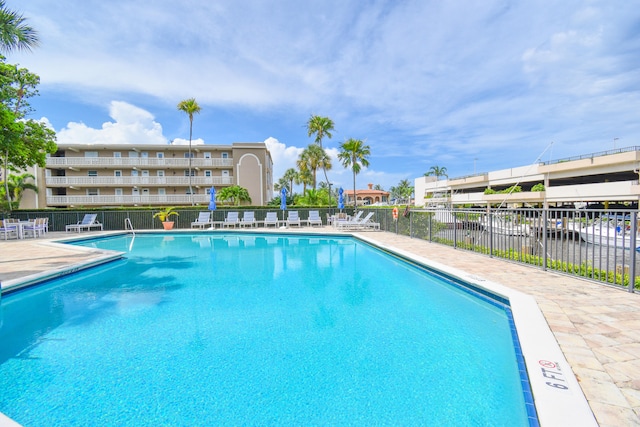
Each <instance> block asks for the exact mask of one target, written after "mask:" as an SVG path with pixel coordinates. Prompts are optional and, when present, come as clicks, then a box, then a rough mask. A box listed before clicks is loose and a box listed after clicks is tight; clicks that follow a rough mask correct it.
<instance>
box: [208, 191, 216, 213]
mask: <svg viewBox="0 0 640 427" xmlns="http://www.w3.org/2000/svg"><path fill="white" fill-rule="evenodd" d="M209 210H210V211H215V210H216V189H215V188H214V187H213V186H212V187H211V190H209Z"/></svg>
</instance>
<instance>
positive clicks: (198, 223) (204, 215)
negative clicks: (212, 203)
mask: <svg viewBox="0 0 640 427" xmlns="http://www.w3.org/2000/svg"><path fill="white" fill-rule="evenodd" d="M207 225H211V212H209V211H207V212H200V213H199V214H198V218H196V220H195V221H193V222H192V223H191V228H196V227H197V228H204V227H206V226H207Z"/></svg>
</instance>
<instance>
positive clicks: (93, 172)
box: [87, 171, 98, 176]
mask: <svg viewBox="0 0 640 427" xmlns="http://www.w3.org/2000/svg"><path fill="white" fill-rule="evenodd" d="M87 175H88V176H98V171H87Z"/></svg>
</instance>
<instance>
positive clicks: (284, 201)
mask: <svg viewBox="0 0 640 427" xmlns="http://www.w3.org/2000/svg"><path fill="white" fill-rule="evenodd" d="M280 209H282V220H283V221H284V211H286V210H287V188H286V187H282V190H280Z"/></svg>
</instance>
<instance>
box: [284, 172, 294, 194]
mask: <svg viewBox="0 0 640 427" xmlns="http://www.w3.org/2000/svg"><path fill="white" fill-rule="evenodd" d="M297 175H298V172H296V170H295V169H294V168H289V169H287V170H286V171H284V174H283V175H282V179H283V180H284V181H287V182H288V183H289V188H288V190H289V194H291V195H293V182H294V181H295V180H296V179H297Z"/></svg>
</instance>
